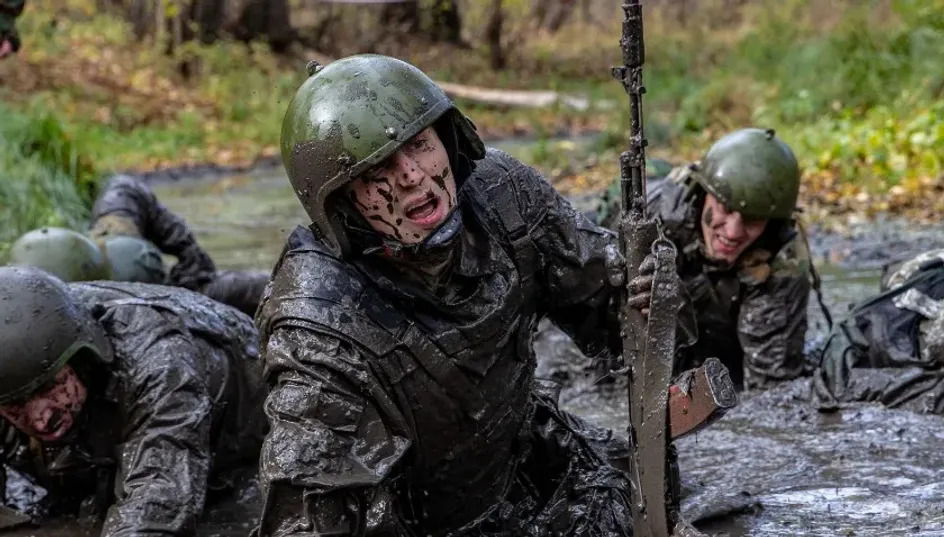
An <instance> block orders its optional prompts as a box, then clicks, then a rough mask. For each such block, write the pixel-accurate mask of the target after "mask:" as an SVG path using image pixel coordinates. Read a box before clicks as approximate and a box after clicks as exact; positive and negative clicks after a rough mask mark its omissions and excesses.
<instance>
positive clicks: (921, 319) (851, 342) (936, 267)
mask: <svg viewBox="0 0 944 537" xmlns="http://www.w3.org/2000/svg"><path fill="white" fill-rule="evenodd" d="M814 355H815V358H816V359H817V360H818V365H819V367H818V368H817V370H816V372H815V374H814V377H813V388H814V390H813V394H814V398H815V400H816V401H817V402H818V403H819V405H820V407H821V408H824V409H831V408H836V407H838V406H840V405H841V404H842V403H848V402H856V401H869V402H877V403H881V404H883V405H885V406H888V407H893V408H904V409H907V410H912V411H915V412H922V413H935V414H939V415H944V250H933V251H930V252H925V253H923V254H921V255H919V256H917V257H915V258H914V259H910V260H908V261H906V262H904V263H900V264H895V265H893V266H892V267H891V269H890V270H886V273H885V275H884V276H883V278H882V285H881V292H880V294H878V295H877V296H875V297H871V298H869V299H868V300H865V301H864V302H862V303H861V304H859V305H858V306H857V307H855V308H854V309H853V310H852V312H851V313H850V314H849V315H848V317H847V318H846V319H844V320H843V321H842V322H840V323H837V324H836V325H835V326H833V329H832V331H831V332H830V333H829V335H828V336H827V338H826V341H825V342H824V344H823V346H822V347H821V349H819V350H818V351H817V352H815V353H814Z"/></svg>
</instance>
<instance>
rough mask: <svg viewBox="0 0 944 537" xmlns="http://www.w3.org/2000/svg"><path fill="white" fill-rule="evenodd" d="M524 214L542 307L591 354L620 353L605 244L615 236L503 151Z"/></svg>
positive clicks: (505, 166) (504, 160)
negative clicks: (534, 254) (532, 245)
mask: <svg viewBox="0 0 944 537" xmlns="http://www.w3.org/2000/svg"><path fill="white" fill-rule="evenodd" d="M503 157H504V158H503V159H502V160H501V161H500V162H501V164H502V166H503V167H504V168H505V169H506V171H507V179H506V180H509V181H514V184H515V190H516V196H517V201H518V207H519V209H520V212H521V216H522V218H523V219H524V221H525V222H528V224H529V233H530V235H531V239H532V240H533V241H534V243H535V246H536V247H537V249H538V251H539V261H538V266H537V267H536V274H535V277H536V278H537V280H538V282H539V283H540V284H541V287H542V292H541V297H540V300H541V309H542V310H543V312H544V313H546V314H547V315H548V316H549V318H550V319H551V320H552V321H553V322H554V324H556V325H557V326H558V327H559V328H560V329H561V330H563V331H564V332H566V333H567V334H568V335H569V336H570V337H571V338H573V340H574V342H575V343H576V344H577V345H578V346H579V347H580V349H581V350H582V351H583V352H584V354H586V355H587V356H591V357H595V356H600V355H607V356H610V355H616V354H619V349H620V346H621V343H620V341H619V329H618V326H616V325H614V324H613V322H614V320H615V311H616V310H615V304H614V303H613V302H612V299H613V298H614V297H615V296H616V293H615V292H614V291H615V288H614V287H612V286H610V285H609V283H608V282H607V278H606V264H605V254H604V251H605V248H606V246H607V245H610V244H612V245H616V244H617V242H616V235H615V234H614V233H613V232H611V231H609V230H607V229H605V228H602V227H599V226H597V225H595V224H594V223H593V222H591V221H590V220H589V219H588V218H587V217H586V216H584V215H583V214H582V213H580V212H578V211H577V210H576V209H575V208H574V207H573V206H572V205H571V204H570V202H569V201H567V200H566V199H565V198H564V197H563V196H561V195H560V193H558V192H557V190H555V189H554V187H553V186H552V185H551V184H550V183H549V182H548V181H547V180H546V179H545V178H544V177H542V176H541V174H540V173H538V172H537V171H536V170H534V169H533V168H531V167H529V166H526V165H525V164H523V163H521V162H520V161H518V160H516V159H514V158H512V157H510V156H507V155H503Z"/></svg>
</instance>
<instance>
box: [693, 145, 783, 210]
mask: <svg viewBox="0 0 944 537" xmlns="http://www.w3.org/2000/svg"><path fill="white" fill-rule="evenodd" d="M692 176H693V177H694V179H695V180H696V181H697V182H698V184H700V185H701V186H702V187H703V188H704V189H705V190H707V191H708V192H710V193H711V194H712V195H714V196H715V197H716V198H718V200H719V201H721V203H723V204H724V205H725V206H726V207H727V208H728V209H730V210H732V211H737V212H739V213H741V214H742V215H744V217H746V218H752V219H753V218H757V219H768V218H782V219H789V218H791V217H792V215H793V211H794V209H795V208H796V202H797V195H798V194H799V192H800V167H799V165H798V164H797V160H796V157H795V156H794V155H793V151H791V150H790V147H789V146H787V144H785V143H783V141H782V140H780V139H779V138H777V136H776V134H775V133H774V131H773V130H772V129H767V130H764V129H741V130H738V131H734V132H732V133H731V134H728V135H726V136H724V137H723V138H721V139H720V140H718V141H717V142H715V144H714V145H712V146H711V148H710V149H709V150H708V153H707V154H706V155H705V157H704V158H703V159H702V160H701V162H700V163H699V164H697V165H695V166H694V168H693V173H692Z"/></svg>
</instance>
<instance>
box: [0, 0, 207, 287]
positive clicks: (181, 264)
mask: <svg viewBox="0 0 944 537" xmlns="http://www.w3.org/2000/svg"><path fill="white" fill-rule="evenodd" d="M0 1H2V0H0ZM116 217H117V218H122V219H127V220H130V221H131V222H133V227H134V229H135V230H136V231H137V233H138V234H140V236H141V237H142V238H144V239H146V240H148V241H150V242H152V243H154V245H155V246H157V247H158V248H159V249H160V250H161V251H162V252H164V253H165V254H169V255H172V256H174V257H176V258H177V260H178V262H177V264H176V265H175V266H174V267H173V268H172V269H171V273H170V281H171V282H173V283H174V284H175V285H179V286H181V287H185V288H187V289H191V290H197V289H199V288H201V287H202V286H203V285H205V284H207V283H208V282H210V281H211V280H212V279H213V275H214V273H215V272H216V265H215V264H214V263H213V260H212V259H210V256H209V255H208V254H207V253H206V251H204V250H203V248H201V247H200V245H199V244H197V240H196V238H195V237H194V235H193V233H192V232H191V231H190V228H189V227H188V226H187V223H186V222H185V221H184V219H183V218H181V217H180V216H179V215H176V214H174V213H173V212H171V211H170V210H169V209H168V208H167V207H165V206H164V205H163V204H161V203H160V202H159V201H158V199H157V196H155V195H154V192H153V191H152V190H151V189H150V187H148V185H147V183H145V182H144V181H142V180H140V179H138V178H135V177H131V176H127V175H117V176H115V177H113V178H112V179H111V180H110V181H108V184H107V185H106V186H105V187H104V189H103V190H102V192H101V194H100V195H99V197H98V199H97V200H95V204H94V206H93V207H92V230H91V233H90V235H91V236H92V238H93V239H95V238H98V237H100V236H104V235H108V234H109V228H110V224H109V222H110V221H111V220H112V219H114V218H116Z"/></svg>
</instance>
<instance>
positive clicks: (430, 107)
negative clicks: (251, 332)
mask: <svg viewBox="0 0 944 537" xmlns="http://www.w3.org/2000/svg"><path fill="white" fill-rule="evenodd" d="M309 73H310V74H311V75H312V76H310V78H309V79H308V80H307V81H306V82H305V83H304V84H303V85H302V87H301V88H300V89H299V90H298V92H297V93H296V95H295V98H294V100H293V101H292V103H291V104H290V106H289V110H288V112H287V114H286V116H285V120H284V123H283V130H282V152H283V158H284V162H285V164H286V167H287V170H288V174H289V179H290V180H291V182H292V186H293V187H294V189H295V192H296V193H297V195H298V197H299V199H300V200H301V202H302V204H303V205H304V207H305V208H306V210H307V211H308V214H309V215H310V216H311V219H312V224H311V225H310V227H308V228H298V229H296V230H295V231H294V233H293V234H292V235H291V237H290V238H289V240H288V243H287V245H286V247H285V249H284V251H283V254H282V256H281V259H280V260H279V262H278V264H277V265H276V268H275V271H274V274H273V280H272V282H271V283H270V285H269V287H267V290H266V293H265V294H264V296H263V302H262V304H261V305H260V309H259V313H258V315H257V318H256V322H257V325H258V326H259V328H260V331H261V338H262V349H263V355H264V361H265V367H266V378H267V381H268V383H269V385H270V390H271V391H270V394H269V397H268V399H267V401H266V414H267V416H268V419H269V422H270V427H271V429H270V433H269V435H268V436H267V438H266V441H265V443H264V446H263V451H262V455H261V460H260V472H261V474H260V483H261V486H262V489H263V495H264V498H265V503H264V507H263V512H262V515H261V520H260V522H259V525H258V527H257V528H256V530H255V535H256V536H258V537H269V536H287V535H391V536H394V535H395V536H414V535H417V536H425V535H455V536H459V535H475V536H482V535H492V536H499V535H502V536H504V535H507V536H512V535H517V536H522V535H614V536H615V535H630V534H631V533H632V521H631V515H630V510H629V504H628V502H629V499H628V497H627V495H628V482H627V480H626V477H625V474H624V473H623V472H621V471H618V470H616V469H614V468H613V467H612V466H611V465H610V464H609V462H610V461H609V459H610V458H611V457H612V458H616V457H617V456H620V455H625V444H623V443H620V442H618V441H616V440H615V439H614V436H613V434H612V433H611V432H610V431H607V430H602V429H596V428H593V427H591V426H590V425H588V424H587V423H584V422H582V421H580V420H579V419H577V418H575V417H573V416H570V415H568V414H566V413H564V412H561V411H560V410H558V408H557V401H556V393H555V391H554V390H553V389H551V388H552V387H551V386H547V385H544V384H543V383H539V382H536V381H535V378H534V371H535V355H534V350H533V348H532V334H533V331H534V328H535V326H536V324H537V322H538V321H539V320H540V319H541V318H542V317H545V316H547V317H549V318H550V319H551V320H552V321H553V322H555V323H556V324H557V325H558V326H560V327H561V328H562V329H564V330H565V331H566V332H567V333H568V334H570V335H571V336H572V337H573V338H574V340H575V341H576V342H577V343H578V344H579V345H580V346H581V348H582V349H583V350H584V351H585V352H586V353H588V354H590V355H599V354H610V353H614V352H616V353H618V352H619V348H620V347H619V346H620V341H619V339H620V337H619V330H618V329H617V328H615V325H616V322H617V321H616V318H615V314H614V310H615V308H614V307H613V304H612V302H613V301H614V299H615V297H616V294H617V293H616V292H615V291H616V289H615V287H613V286H611V284H610V283H608V281H607V278H606V274H607V266H606V264H607V263H608V261H606V260H607V259H610V261H609V262H610V263H611V264H612V262H613V260H612V259H611V256H606V255H605V253H604V250H606V249H607V248H606V247H607V246H608V245H615V243H616V238H615V236H614V234H613V233H611V232H609V231H607V230H605V229H603V228H600V227H597V226H595V225H593V224H592V223H591V222H590V221H588V220H587V219H586V218H584V217H583V215H581V214H579V213H578V212H576V211H575V210H574V209H573V208H572V207H571V206H570V204H569V203H568V202H567V201H565V200H564V199H563V198H562V197H561V196H560V195H559V194H558V193H557V192H556V191H555V190H554V189H553V187H551V185H550V184H549V183H548V182H547V181H546V180H545V179H544V178H542V177H541V176H540V175H539V174H538V173H537V172H535V171H534V170H532V169H531V168H528V167H527V166H525V165H523V164H522V163H521V162H519V161H517V160H515V159H514V158H512V157H510V156H508V155H507V154H505V153H502V152H500V151H497V150H494V149H486V148H485V147H484V146H483V144H482V142H481V140H480V139H479V137H478V135H477V134H476V132H475V128H474V126H473V125H472V123H471V121H469V120H468V119H467V118H466V117H465V116H464V115H462V114H461V113H460V112H459V111H458V110H457V109H456V108H455V107H454V105H453V103H452V102H451V101H450V100H449V99H448V98H447V97H446V95H445V94H444V93H443V92H442V90H440V89H439V87H438V86H436V85H435V84H434V83H433V82H432V81H431V80H430V79H429V78H428V77H427V76H426V75H425V74H423V73H422V72H421V71H419V70H418V69H416V68H415V67H413V66H411V65H409V64H407V63H404V62H402V61H399V60H396V59H393V58H389V57H385V56H377V55H360V56H352V57H349V58H345V59H342V60H338V61H335V62H333V63H331V64H329V65H327V66H320V65H317V64H313V65H312V66H311V67H310V70H309ZM617 262H619V261H617ZM638 287H639V294H638V295H637V298H638V297H644V298H645V297H646V296H648V295H647V289H646V285H645V283H644V282H642V283H641V284H640V285H639V286H638ZM637 302H638V304H639V305H638V307H639V308H640V309H642V308H645V307H647V304H648V303H647V302H646V301H645V300H639V301H637ZM621 450H622V451H621Z"/></svg>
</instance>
